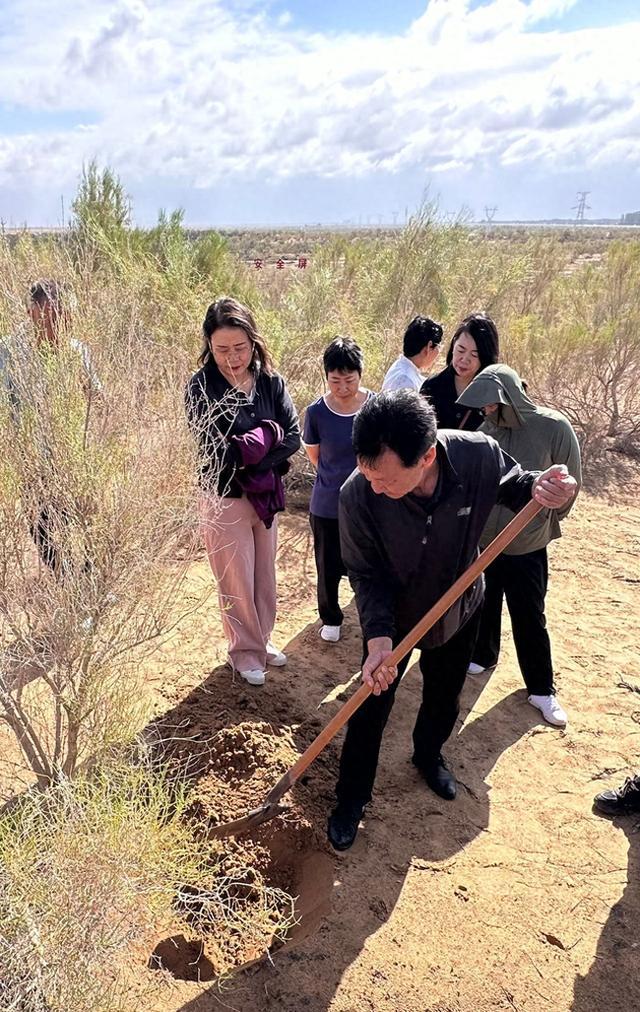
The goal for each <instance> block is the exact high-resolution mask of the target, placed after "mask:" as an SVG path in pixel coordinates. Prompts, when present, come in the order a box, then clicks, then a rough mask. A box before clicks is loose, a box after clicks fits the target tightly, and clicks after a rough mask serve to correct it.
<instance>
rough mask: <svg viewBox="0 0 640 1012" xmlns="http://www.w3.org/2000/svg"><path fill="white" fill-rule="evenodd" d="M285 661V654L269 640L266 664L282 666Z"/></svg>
mask: <svg viewBox="0 0 640 1012" xmlns="http://www.w3.org/2000/svg"><path fill="white" fill-rule="evenodd" d="M286 663H287V655H286V654H283V653H282V650H278V648H277V647H274V645H273V643H272V642H271V640H269V642H268V643H267V664H273V666H274V668H283V667H284V666H285V664H286Z"/></svg>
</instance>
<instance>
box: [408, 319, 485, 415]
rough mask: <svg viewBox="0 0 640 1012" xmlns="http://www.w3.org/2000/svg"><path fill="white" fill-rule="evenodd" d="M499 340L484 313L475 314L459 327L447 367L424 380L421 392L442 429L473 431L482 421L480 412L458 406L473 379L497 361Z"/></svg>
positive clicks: (449, 352)
mask: <svg viewBox="0 0 640 1012" xmlns="http://www.w3.org/2000/svg"><path fill="white" fill-rule="evenodd" d="M499 352H500V349H499V339H498V331H497V330H496V325H495V323H494V322H493V320H492V319H490V318H489V317H488V316H486V315H485V314H484V313H472V314H471V316H467V317H466V318H465V319H464V320H463V321H462V323H461V324H460V325H459V326H458V327H457V328H456V331H455V333H454V335H453V338H452V341H451V344H450V345H449V350H448V351H447V358H446V362H447V365H446V368H445V369H443V370H442V372H439V373H437V374H436V375H435V376H432V377H431V378H430V379H428V380H425V382H424V383H423V384H422V387H421V389H420V393H421V394H423V396H425V397H427V399H428V400H429V401H430V402H431V404H432V406H433V409H434V411H435V413H436V417H437V419H438V428H439V429H465V430H466V431H471V432H472V431H474V430H475V429H477V428H478V426H479V425H481V424H482V422H483V416H482V412H481V411H477V410H476V409H475V408H472V409H467V408H463V407H461V406H460V405H459V404H456V401H457V400H458V397H459V396H460V394H461V393H462V392H463V390H466V388H467V387H468V386H469V384H470V383H471V380H472V379H473V378H474V376H477V374H478V373H479V372H480V371H481V370H482V369H486V367H487V366H488V365H494V364H495V363H496V362H497V361H498V355H499Z"/></svg>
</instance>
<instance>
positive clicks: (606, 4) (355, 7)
mask: <svg viewBox="0 0 640 1012" xmlns="http://www.w3.org/2000/svg"><path fill="white" fill-rule="evenodd" d="M486 5H487V0H477V2H473V3H471V4H469V7H470V9H471V10H473V9H474V8H477V7H482V6H486ZM425 7H426V3H425V2H424V0H322V2H318V0H289V2H287V0H273V3H272V4H271V9H272V10H273V12H274V13H275V14H282V13H283V12H285V11H286V12H289V13H290V14H291V18H292V24H293V25H295V26H299V27H302V28H306V29H309V30H311V31H320V32H338V31H355V32H360V31H368V32H383V33H385V32H388V33H392V32H397V31H400V30H402V29H403V28H408V27H409V25H410V24H411V23H412V21H415V19H416V18H419V17H420V15H421V14H423V13H424V11H425ZM639 15H640V0H579V2H578V3H576V4H575V5H573V6H572V7H571V8H570V9H568V10H567V11H566V12H565V13H564V14H563V15H562V16H561V17H560V18H558V17H553V18H544V19H542V20H541V21H540V22H539V23H538V24H536V25H534V26H532V28H531V29H530V30H531V31H548V30H549V29H555V30H560V31H575V30H576V29H578V28H601V27H606V26H608V25H614V24H625V23H627V22H633V21H637V20H638V17H639Z"/></svg>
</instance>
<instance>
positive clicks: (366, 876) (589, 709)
mask: <svg viewBox="0 0 640 1012" xmlns="http://www.w3.org/2000/svg"><path fill="white" fill-rule="evenodd" d="M639 520H640V508H639V507H638V506H637V505H634V504H633V503H630V504H627V505H615V504H613V503H611V502H607V501H605V500H603V499H598V498H595V497H593V496H590V495H587V494H585V495H583V496H582V498H581V500H580V502H579V504H578V506H577V507H576V509H575V511H574V514H573V515H572V517H571V518H570V519H569V520H568V521H567V522H566V524H565V537H564V538H563V539H562V540H561V541H560V542H558V543H556V544H555V545H554V546H553V548H552V550H551V587H550V593H549V607H548V615H549V625H550V629H551V633H552V641H553V647H554V660H555V668H556V672H557V684H558V691H559V696H560V699H561V701H562V702H563V704H564V705H565V707H566V709H567V710H568V713H569V716H570V724H569V726H568V728H567V730H566V731H560V730H556V729H552V728H551V727H548V726H546V725H544V724H543V723H541V722H540V720H539V719H538V713H537V711H536V710H534V709H533V708H532V707H530V706H529V705H528V704H527V701H526V696H525V693H524V689H523V686H522V683H521V679H520V675H519V672H518V669H517V665H516V663H515V658H514V651H513V646H512V643H511V639H510V636H509V635H508V634H507V635H505V637H504V645H503V654H502V656H501V659H500V664H499V667H498V669H497V670H496V671H495V673H494V674H493V676H492V677H491V678H487V677H486V676H482V677H480V678H473V679H472V678H469V679H468V680H467V685H466V687H465V692H464V701H463V710H462V714H461V720H460V724H459V727H458V728H457V730H456V732H455V734H454V736H453V737H452V739H451V741H450V742H449V744H448V746H447V748H446V753H447V755H448V757H449V759H450V760H451V762H452V765H453V768H454V770H455V772H456V774H457V775H458V777H459V780H460V783H461V787H460V790H459V795H458V798H457V799H456V801H455V802H453V803H448V802H444V801H441V800H440V799H439V798H437V797H436V796H435V795H434V794H432V793H431V792H430V791H429V790H428V789H427V788H426V786H425V785H424V784H423V782H422V781H421V780H420V779H419V778H418V776H417V774H416V772H415V771H414V769H413V767H412V766H411V764H410V762H409V757H410V751H411V747H410V745H411V743H410V736H411V729H412V726H413V720H414V718H415V713H416V710H417V707H418V702H419V688H420V686H419V673H418V671H417V668H416V667H415V666H414V667H413V668H412V669H411V670H410V671H409V672H408V674H407V676H406V679H405V682H404V684H403V686H402V688H401V690H400V691H399V693H398V697H397V701H396V705H395V708H394V711H393V714H392V717H391V720H390V723H389V726H388V729H387V733H386V736H385V741H384V745H383V754H382V758H381V763H380V768H379V773H378V779H377V783H376V793H375V800H374V803H373V804H372V805H371V806H370V810H369V812H368V813H367V815H366V817H365V820H364V822H363V826H362V829H361V831H360V833H359V836H358V839H357V841H356V844H355V845H354V847H353V848H352V849H351V850H350V851H348V852H347V853H345V854H344V855H336V854H334V853H333V852H332V851H331V850H330V848H328V847H327V845H326V844H325V842H324V831H325V820H326V812H327V810H328V808H329V807H330V805H331V802H332V790H333V784H334V782H335V775H336V768H337V757H338V749H339V745H340V741H341V737H340V736H339V737H338V739H337V741H336V742H334V743H333V744H332V745H331V746H330V747H329V749H328V750H327V751H326V752H325V753H324V754H323V755H322V756H321V757H320V758H319V760H318V761H317V762H316V764H315V765H314V766H312V767H311V770H310V771H309V774H308V775H307V776H306V777H305V778H304V783H303V784H302V785H301V786H300V787H298V788H296V789H295V790H294V792H293V798H292V804H293V808H292V815H291V816H290V821H289V826H288V828H287V826H286V825H285V824H284V823H283V822H282V821H281V822H280V825H278V824H272V826H271V827H270V828H269V829H265V830H263V831H262V832H263V834H266V835H263V836H262V837H261V838H258V839H257V840H256V846H261V847H265V848H266V849H267V851H269V850H270V852H271V855H272V858H273V860H272V868H271V872H272V875H273V881H274V882H275V883H276V884H282V885H284V886H289V887H290V888H292V890H294V891H297V892H298V893H299V895H300V901H299V904H300V906H299V913H301V914H302V915H303V916H302V924H301V926H300V928H298V929H297V932H296V933H295V937H294V939H293V941H292V943H291V944H290V945H289V946H287V947H285V948H284V949H281V950H280V951H276V952H275V953H274V954H273V955H272V956H271V957H270V958H268V959H262V960H261V961H259V962H258V963H253V964H252V965H251V966H250V967H249V968H247V969H244V970H240V971H239V972H237V973H235V974H234V975H232V976H231V978H227V979H226V980H225V982H224V983H223V985H222V986H220V985H219V984H217V983H215V982H214V983H213V984H207V985H206V987H205V988H203V987H202V986H199V985H198V984H197V983H186V982H184V981H177V980H176V981H173V982H172V983H171V984H170V985H168V987H167V993H166V1002H165V1003H164V1004H162V1012H178V1010H179V1012H205V1010H209V1009H219V1008H223V1007H224V1008H230V1009H235V1010H238V1012H250V1010H251V1012H253V1010H262V1009H264V1010H276V1009H278V1010H282V1012H299V1010H302V1009H308V1010H310V1012H324V1010H331V1012H360V1010H365V1012H366V1010H375V1012H488V1010H494V1009H505V1010H509V1009H511V1010H516V1012H525V1010H526V1012H538V1010H540V1012H542V1010H547V1012H565V1010H573V1012H614V1010H625V1012H633V1010H640V974H639V973H638V966H639V965H640V887H639V884H638V883H639V870H640V869H639V857H640V832H638V831H637V830H640V819H633V818H626V819H622V818H620V819H617V820H614V821H612V820H608V819H604V818H600V817H598V816H596V815H595V814H594V813H593V812H592V810H591V802H592V798H593V795H594V794H595V793H596V792H597V791H598V790H600V789H602V787H603V786H606V785H609V784H619V783H620V782H621V781H622V780H623V779H624V776H625V775H626V774H628V773H629V772H631V771H632V770H633V769H634V768H635V767H640V695H639V694H638V690H640V658H639V656H638V643H639V641H640V636H639V633H640V565H639V563H638V555H639V550H640V524H639V523H638V521H639ZM313 578H314V571H313V558H312V555H311V554H310V543H309V537H308V524H307V522H306V518H305V517H304V516H303V515H300V514H298V515H296V514H289V515H287V516H286V517H285V518H284V521H283V523H282V526H281V548H280V561H279V588H280V610H279V621H278V627H277V630H276V632H277V637H276V639H277V642H278V644H279V645H281V646H282V647H283V648H285V649H286V651H287V654H288V656H289V663H288V666H287V667H286V668H285V669H272V670H271V672H270V675H269V679H268V683H267V685H266V686H265V687H264V688H258V689H255V688H251V687H248V686H246V685H244V683H242V684H240V683H239V682H237V681H235V682H234V680H233V678H232V676H231V674H230V672H229V670H228V669H227V668H225V667H224V666H223V664H222V661H223V659H224V644H223V640H222V634H221V627H220V623H219V620H218V617H217V612H216V606H215V602H214V601H213V600H212V601H211V603H210V604H209V605H208V607H207V609H206V612H205V613H204V614H203V613H200V614H199V615H198V616H197V617H196V618H195V619H192V620H189V623H188V624H186V625H185V626H184V627H183V628H182V631H181V633H180V634H179V635H178V636H176V637H175V638H174V639H173V640H172V641H171V643H169V644H167V645H166V646H165V647H164V648H163V651H162V654H161V655H160V657H159V659H158V662H157V664H156V666H155V672H154V677H155V688H156V690H157V692H158V715H159V718H160V719H161V720H162V721H163V722H164V723H165V725H173V726H180V727H182V728H183V729H184V728H186V729H188V733H189V734H195V735H196V736H199V737H200V738H201V739H203V740H204V739H206V738H207V737H209V736H210V735H211V734H214V733H215V732H217V731H219V729H221V728H223V727H224V726H231V727H233V726H235V725H237V724H242V725H243V727H244V728H245V729H246V727H247V726H249V727H250V726H251V724H252V723H255V724H256V725H257V726H258V732H259V734H261V735H263V738H264V732H265V730H266V731H267V732H269V729H270V730H271V731H272V732H273V734H274V736H275V737H276V738H278V739H280V736H281V740H282V742H283V743H284V744H285V745H286V750H288V751H286V755H291V754H292V752H291V748H292V746H293V747H294V748H295V749H297V750H298V751H301V750H302V748H303V747H305V746H306V744H308V742H309V741H310V740H311V739H312V738H313V736H314V735H315V734H316V733H317V731H318V730H319V728H320V727H321V726H322V725H323V724H324V723H326V721H327V720H328V719H329V717H330V716H331V715H332V714H333V713H334V712H335V711H336V709H337V707H338V706H339V701H337V700H336V699H335V698H334V699H331V698H329V697H331V696H332V695H334V696H335V695H336V694H335V693H332V690H333V689H334V688H335V687H336V686H337V685H340V684H341V683H345V682H346V681H347V680H348V679H349V677H350V676H352V675H353V674H354V673H355V672H356V671H357V668H358V663H359V650H360V642H359V634H358V627H357V620H356V616H355V611H354V607H353V603H352V602H351V598H350V594H349V588H348V586H347V585H346V582H345V586H344V601H345V603H346V604H347V609H346V614H347V619H346V624H345V635H344V638H343V640H342V641H341V642H340V643H339V644H336V645H333V644H324V643H322V641H321V640H320V639H319V637H318V633H317V630H318V623H317V622H316V619H315V609H314V585H313ZM190 579H191V581H192V582H191V591H192V592H193V594H194V595H195V594H196V593H197V592H198V588H199V587H200V586H201V583H202V581H206V580H208V579H209V574H208V571H207V568H206V564H205V563H204V561H201V562H197V563H195V564H194V566H193V570H192V574H191V577H190ZM507 627H508V623H507ZM623 683H626V684H623ZM633 687H635V689H636V691H634V689H633ZM323 700H324V702H321V701H323ZM319 704H320V705H319ZM185 721H187V722H188V723H187V724H185V723H184V722H185ZM240 737H241V738H242V740H243V741H244V744H245V746H246V747H247V748H248V749H249V751H251V749H252V746H251V743H250V741H249V738H250V735H249V737H247V736H246V735H245V736H244V737H243V736H240ZM247 742H249V744H247ZM261 748H262V753H261V752H260V749H258V750H257V753H256V751H255V750H254V753H253V754H254V758H253V759H252V760H251V761H250V762H249V766H250V767H251V770H250V772H251V771H253V772H255V768H256V765H259V767H260V778H259V787H260V790H263V789H264V787H265V785H268V784H269V783H270V782H275V780H276V779H277V778H278V776H279V775H280V773H281V772H282V765H280V766H278V764H277V763H275V765H274V770H273V777H272V780H271V777H270V768H269V764H268V763H267V764H266V765H265V764H264V762H263V763H258V764H256V762H255V755H256V754H258V757H259V755H260V754H262V756H263V758H264V756H265V751H264V745H263V746H261ZM241 751H242V750H240V753H239V757H238V759H237V760H236V759H234V760H233V762H232V763H231V767H232V768H230V769H229V770H228V777H229V785H230V787H231V788H232V789H231V790H230V791H229V792H228V794H227V797H226V801H224V802H223V803H222V808H224V807H225V804H226V806H227V810H222V809H221V806H220V798H219V797H218V799H217V802H216V801H215V798H214V801H212V803H211V804H212V807H211V808H210V810H209V811H208V812H207V813H206V814H207V815H208V817H210V818H211V817H212V818H213V821H215V819H216V818H227V817H229V816H232V815H235V814H237V811H238V810H239V808H241V807H242V804H241V803H244V801H246V800H252V798H249V797H248V795H247V793H246V791H245V793H244V794H242V795H241V796H239V797H238V798H237V799H236V802H237V803H236V804H235V805H233V804H231V808H229V805H230V801H229V799H230V798H233V797H234V795H235V790H236V787H237V784H238V778H239V780H240V781H243V780H244V779H246V777H247V776H248V774H247V773H246V763H245V761H244V760H243V759H242V758H241ZM274 754H275V753H274ZM284 755H285V753H282V755H281V756H280V758H282V756H284ZM234 763H235V766H234V765H233V764H234ZM243 771H244V772H243ZM210 772H211V770H210V767H208V768H207V769H205V770H203V783H204V784H205V787H204V789H203V790H201V795H202V797H205V798H206V797H207V788H206V782H207V781H206V777H207V776H208V775H209V774H210ZM215 772H216V775H217V776H218V777H220V776H221V777H222V779H223V780H224V777H225V771H224V769H221V767H220V763H219V762H218V765H217V768H216V771H215ZM249 793H251V792H249ZM214 794H215V792H214ZM256 800H259V799H258V798H256ZM231 809H234V810H233V811H232V810H231ZM212 813H213V814H212ZM285 822H286V820H285ZM147 1007H148V1006H147Z"/></svg>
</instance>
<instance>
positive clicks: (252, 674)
mask: <svg viewBox="0 0 640 1012" xmlns="http://www.w3.org/2000/svg"><path fill="white" fill-rule="evenodd" d="M238 674H239V675H240V677H241V678H244V680H245V682H248V683H249V685H264V683H265V681H266V678H267V676H266V674H265V672H264V671H261V670H260V668H250V669H249V671H239V672H238Z"/></svg>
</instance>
